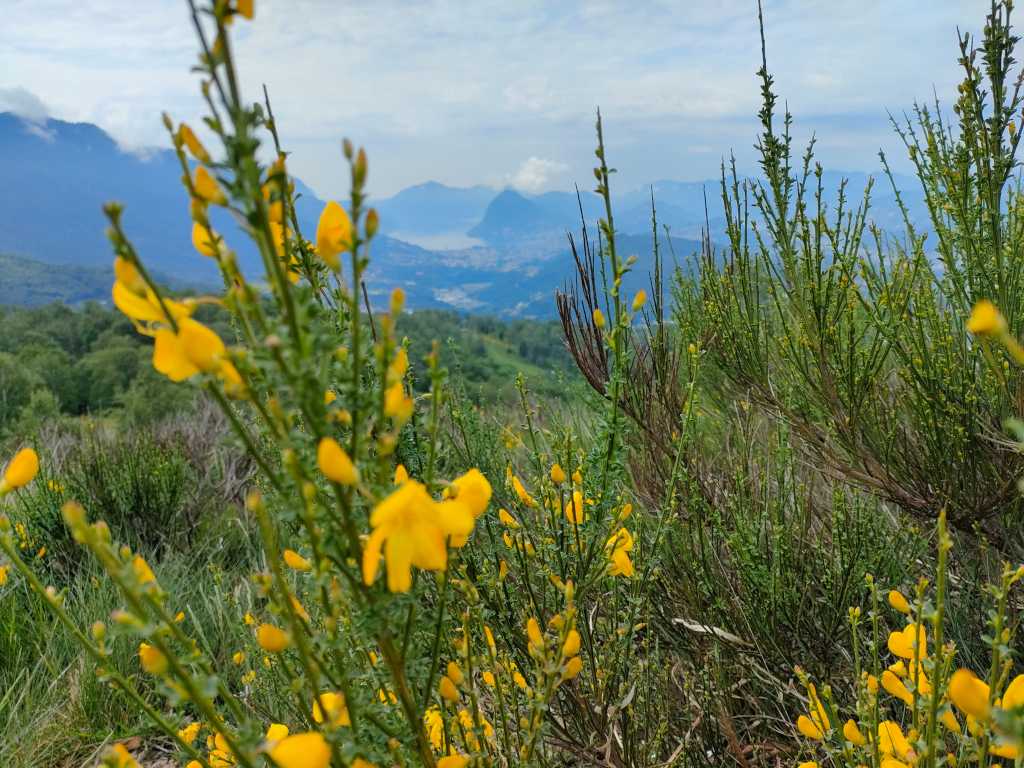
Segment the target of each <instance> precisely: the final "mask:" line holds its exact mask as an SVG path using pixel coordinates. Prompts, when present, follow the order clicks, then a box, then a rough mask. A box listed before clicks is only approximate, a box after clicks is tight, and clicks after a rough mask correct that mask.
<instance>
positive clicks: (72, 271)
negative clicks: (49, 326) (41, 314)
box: [0, 253, 112, 307]
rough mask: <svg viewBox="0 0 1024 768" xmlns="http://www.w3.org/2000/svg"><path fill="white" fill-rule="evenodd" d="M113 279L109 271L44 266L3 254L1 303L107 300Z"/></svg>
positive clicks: (0, 257) (0, 258)
mask: <svg viewBox="0 0 1024 768" xmlns="http://www.w3.org/2000/svg"><path fill="white" fill-rule="evenodd" d="M111 278H112V275H111V273H110V270H109V269H101V268H99V267H82V266H73V265H67V264H62V265H54V264H44V263H43V262H41V261H35V260H33V259H26V258H23V257H21V256H12V255H11V254H3V253H0V304H12V305H19V306H25V307H37V306H40V305H41V304H49V303H51V302H54V301H60V302H63V303H64V304H71V305H77V304H82V303H84V302H86V301H105V300H107V299H108V298H109V296H110V283H111Z"/></svg>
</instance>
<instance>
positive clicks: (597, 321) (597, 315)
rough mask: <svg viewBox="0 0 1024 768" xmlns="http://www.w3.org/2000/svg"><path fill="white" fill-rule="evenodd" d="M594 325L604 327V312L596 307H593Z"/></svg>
mask: <svg viewBox="0 0 1024 768" xmlns="http://www.w3.org/2000/svg"><path fill="white" fill-rule="evenodd" d="M594 325H596V326H597V327H598V328H604V312H602V311H601V310H600V309H598V308H597V307H594Z"/></svg>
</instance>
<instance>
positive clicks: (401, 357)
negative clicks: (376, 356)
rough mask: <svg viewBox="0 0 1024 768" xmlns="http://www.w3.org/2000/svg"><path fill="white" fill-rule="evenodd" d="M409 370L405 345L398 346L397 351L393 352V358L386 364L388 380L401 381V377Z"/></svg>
mask: <svg viewBox="0 0 1024 768" xmlns="http://www.w3.org/2000/svg"><path fill="white" fill-rule="evenodd" d="M408 370H409V353H408V352H406V351H405V347H399V348H398V351H397V352H395V357H394V359H393V360H392V361H391V362H390V363H389V364H388V374H387V379H388V382H389V383H391V382H395V381H401V379H402V377H404V376H405V372H406V371H408Z"/></svg>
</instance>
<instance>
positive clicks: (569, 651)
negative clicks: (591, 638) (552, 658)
mask: <svg viewBox="0 0 1024 768" xmlns="http://www.w3.org/2000/svg"><path fill="white" fill-rule="evenodd" d="M579 652H580V633H579V632H577V631H576V630H575V629H570V630H569V634H568V635H566V636H565V643H564V644H563V645H562V658H563V659H567V658H569V657H570V656H575V655H576V654H578V653H579Z"/></svg>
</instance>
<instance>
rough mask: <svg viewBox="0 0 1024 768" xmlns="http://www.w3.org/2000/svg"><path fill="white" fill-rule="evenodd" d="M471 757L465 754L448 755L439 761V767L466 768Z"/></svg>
mask: <svg viewBox="0 0 1024 768" xmlns="http://www.w3.org/2000/svg"><path fill="white" fill-rule="evenodd" d="M467 765H469V758H468V757H466V756H465V755H448V756H446V757H442V758H441V759H440V760H438V761H437V768H466V766H467Z"/></svg>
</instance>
